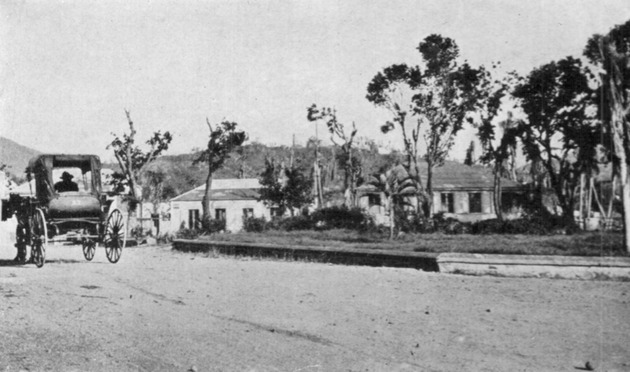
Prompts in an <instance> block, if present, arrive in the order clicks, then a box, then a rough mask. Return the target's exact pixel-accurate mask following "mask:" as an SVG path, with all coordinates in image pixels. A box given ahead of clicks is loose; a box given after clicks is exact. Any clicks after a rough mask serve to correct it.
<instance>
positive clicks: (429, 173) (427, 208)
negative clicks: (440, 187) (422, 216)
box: [425, 162, 433, 218]
mask: <svg viewBox="0 0 630 372" xmlns="http://www.w3.org/2000/svg"><path fill="white" fill-rule="evenodd" d="M426 199H427V200H426V206H425V213H426V216H428V217H429V218H431V217H433V166H432V164H430V163H428V162H427V198H426Z"/></svg>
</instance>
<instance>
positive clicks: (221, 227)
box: [205, 218, 225, 234]
mask: <svg viewBox="0 0 630 372" xmlns="http://www.w3.org/2000/svg"><path fill="white" fill-rule="evenodd" d="M205 225H206V231H207V232H208V233H210V234H212V233H218V232H221V231H225V220H217V219H214V218H211V219H209V220H208V221H206V224H205Z"/></svg>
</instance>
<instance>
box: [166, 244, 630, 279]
mask: <svg viewBox="0 0 630 372" xmlns="http://www.w3.org/2000/svg"><path fill="white" fill-rule="evenodd" d="M173 249H175V250H178V251H182V252H216V253H220V254H226V255H236V256H252V257H273V258H281V259H288V260H306V261H316V262H326V263H336V264H345V265H366V266H386V267H403V268H413V269H419V270H424V271H434V272H443V273H451V274H467V275H493V276H506V277H526V278H559V279H583V280H624V281H625V280H627V281H630V257H574V256H523V255H494V254H468V253H429V252H403V251H391V250H375V249H338V248H330V247H311V246H284V247H283V246H278V245H271V244H256V243H240V242H222V241H200V240H175V241H173Z"/></svg>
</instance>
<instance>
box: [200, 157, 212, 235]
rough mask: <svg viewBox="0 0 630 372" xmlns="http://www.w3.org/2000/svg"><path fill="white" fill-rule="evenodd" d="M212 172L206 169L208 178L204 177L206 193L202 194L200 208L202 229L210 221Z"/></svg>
mask: <svg viewBox="0 0 630 372" xmlns="http://www.w3.org/2000/svg"><path fill="white" fill-rule="evenodd" d="M212 177H213V174H212V171H211V170H210V169H208V177H206V191H205V192H204V194H203V199H201V208H202V210H203V217H202V220H201V221H202V224H203V226H204V228H207V227H208V226H207V224H208V221H210V218H211V215H210V194H211V191H212Z"/></svg>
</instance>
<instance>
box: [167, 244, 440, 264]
mask: <svg viewBox="0 0 630 372" xmlns="http://www.w3.org/2000/svg"><path fill="white" fill-rule="evenodd" d="M173 249H175V250H178V251H182V252H211V251H216V252H217V253H221V254H226V255H231V256H252V257H272V258H281V259H286V260H312V261H316V262H323V263H335V264H344V265H359V266H386V267H403V268H412V269H418V270H424V271H439V267H438V264H437V256H438V253H424V252H400V251H388V250H375V249H351V250H350V249H336V248H329V247H312V246H298V247H295V246H278V245H273V244H256V243H235V242H217V241H199V240H174V241H173Z"/></svg>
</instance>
